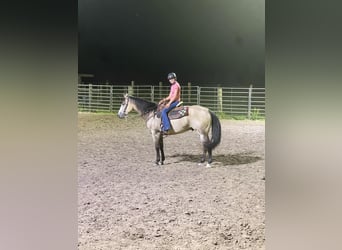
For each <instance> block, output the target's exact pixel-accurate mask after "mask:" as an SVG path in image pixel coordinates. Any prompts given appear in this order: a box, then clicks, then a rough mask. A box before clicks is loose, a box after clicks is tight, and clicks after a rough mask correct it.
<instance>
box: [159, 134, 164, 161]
mask: <svg viewBox="0 0 342 250" xmlns="http://www.w3.org/2000/svg"><path fill="white" fill-rule="evenodd" d="M159 146H160V152H161V162H160V163H161V165H164V161H165V155H164V142H163V136H162V135H161V134H160V133H159Z"/></svg>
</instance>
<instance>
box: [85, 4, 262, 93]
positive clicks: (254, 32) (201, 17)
mask: <svg viewBox="0 0 342 250" xmlns="http://www.w3.org/2000/svg"><path fill="white" fill-rule="evenodd" d="M78 5H79V8H78V14H79V16H78V21H79V48H78V50H79V73H88V74H94V75H95V78H93V79H92V81H98V82H105V81H107V80H108V81H109V82H111V83H129V82H130V81H132V80H134V81H135V82H136V83H137V84H158V82H159V81H163V82H166V76H167V74H168V73H169V72H175V73H176V74H177V76H178V80H179V82H180V83H186V82H188V81H190V82H192V83H193V84H198V85H215V86H216V85H232V86H248V85H249V84H250V83H253V84H254V86H261V87H264V84H265V67H264V64H265V60H264V54H265V39H264V37H265V3H264V1H263V0H254V1H205V0H196V1H193V0H191V1H170V0H164V1H141V0H140V1H139V0H124V1H123V0H122V1H110V0H104V1H90V0H80V1H79V2H78Z"/></svg>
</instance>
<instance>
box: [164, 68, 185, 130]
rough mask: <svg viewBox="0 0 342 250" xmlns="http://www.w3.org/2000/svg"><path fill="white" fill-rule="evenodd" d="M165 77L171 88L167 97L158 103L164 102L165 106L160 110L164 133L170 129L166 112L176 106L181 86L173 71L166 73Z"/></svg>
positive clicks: (179, 98)
mask: <svg viewBox="0 0 342 250" xmlns="http://www.w3.org/2000/svg"><path fill="white" fill-rule="evenodd" d="M167 79H168V80H169V82H170V84H171V88H170V94H169V96H168V97H166V98H164V99H162V100H161V101H160V102H159V104H161V103H164V102H166V105H165V107H164V108H163V110H162V115H161V117H162V124H163V127H162V132H163V133H164V134H167V133H168V130H170V129H171V125H170V121H169V118H168V116H167V113H168V112H169V111H170V110H171V109H173V108H175V107H176V106H177V104H178V103H179V102H180V100H181V87H180V85H179V83H178V82H177V76H176V74H175V73H170V74H168V75H167Z"/></svg>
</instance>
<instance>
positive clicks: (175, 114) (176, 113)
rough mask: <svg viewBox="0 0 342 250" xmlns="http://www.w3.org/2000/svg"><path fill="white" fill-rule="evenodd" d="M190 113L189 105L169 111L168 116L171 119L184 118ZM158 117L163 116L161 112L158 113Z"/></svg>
mask: <svg viewBox="0 0 342 250" xmlns="http://www.w3.org/2000/svg"><path fill="white" fill-rule="evenodd" d="M188 115H189V107H188V106H180V107H176V108H174V109H172V110H171V111H170V112H169V113H168V117H169V119H170V120H175V119H180V118H182V117H184V116H188ZM157 117H158V118H160V117H161V112H158V113H157Z"/></svg>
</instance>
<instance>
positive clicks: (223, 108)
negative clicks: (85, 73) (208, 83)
mask: <svg viewBox="0 0 342 250" xmlns="http://www.w3.org/2000/svg"><path fill="white" fill-rule="evenodd" d="M169 90H170V86H163V85H162V84H160V85H159V86H152V85H134V84H132V85H125V86H121V85H94V84H84V83H82V84H79V85H78V109H79V111H85V112H115V113H116V112H117V111H118V110H119V108H120V105H121V102H122V100H123V95H124V94H125V93H128V94H129V95H133V96H136V97H139V98H142V99H145V100H149V101H152V102H158V101H159V100H160V99H162V98H164V97H166V96H168V94H169ZM181 94H182V101H183V105H201V106H204V107H207V108H209V109H210V110H212V111H213V112H215V113H219V114H221V115H227V116H229V117H244V118H248V119H258V118H264V117H265V88H252V87H250V88H228V87H199V86H191V84H188V85H187V86H182V88H181Z"/></svg>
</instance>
